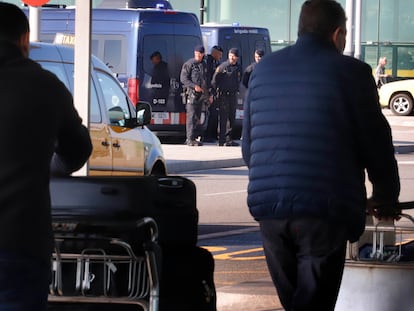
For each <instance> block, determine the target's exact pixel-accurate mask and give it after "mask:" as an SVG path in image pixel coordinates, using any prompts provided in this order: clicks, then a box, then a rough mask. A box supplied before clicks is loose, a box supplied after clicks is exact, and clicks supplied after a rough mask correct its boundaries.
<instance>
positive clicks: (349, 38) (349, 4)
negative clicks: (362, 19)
mask: <svg viewBox="0 0 414 311" xmlns="http://www.w3.org/2000/svg"><path fill="white" fill-rule="evenodd" d="M354 1H355V0H346V8H345V11H346V16H347V20H346V29H347V34H346V45H345V50H344V54H345V55H348V56H353V55H354V51H353V43H354V40H353V37H354V31H353V29H352V26H353V24H354Z"/></svg>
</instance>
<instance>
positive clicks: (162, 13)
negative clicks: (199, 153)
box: [40, 8, 202, 136]
mask: <svg viewBox="0 0 414 311" xmlns="http://www.w3.org/2000/svg"><path fill="white" fill-rule="evenodd" d="M74 32H75V9H73V8H57V9H56V8H44V9H42V12H41V33H40V39H41V41H45V42H55V43H56V41H55V38H56V34H74ZM58 37H59V35H58ZM198 44H202V37H201V30H200V24H199V21H198V17H197V16H196V15H195V14H193V13H189V12H180V11H175V10H171V9H154V8H145V9H142V8H138V9H134V8H124V9H100V8H99V9H98V8H97V9H92V47H91V48H92V53H93V54H94V55H96V56H97V57H98V58H100V59H101V60H103V62H104V63H105V64H106V65H107V66H108V67H109V68H111V70H112V71H113V72H114V73H115V74H116V76H117V78H118V80H119V81H120V82H121V84H122V85H123V87H124V88H125V89H126V90H127V92H128V95H129V97H130V98H131V100H132V102H133V103H137V102H138V101H146V102H149V103H151V106H152V111H153V113H152V120H151V124H149V125H148V127H149V128H150V129H151V130H152V131H153V132H154V133H156V134H157V135H158V136H184V135H185V119H186V118H185V105H183V103H182V99H181V93H182V86H181V83H180V80H179V78H180V71H181V67H182V65H183V63H184V62H185V61H187V60H188V59H189V58H192V57H194V46H196V45H198ZM157 51H158V52H159V53H160V54H161V55H162V59H163V61H165V62H166V63H167V64H168V74H169V85H167V86H164V87H167V89H168V90H167V94H168V95H164V96H165V97H164V98H156V97H154V94H157V92H154V90H155V89H156V88H158V87H160V86H159V85H158V84H154V83H152V81H151V80H152V72H153V64H152V62H151V59H150V58H151V55H152V54H153V53H154V52H157ZM164 94H165V93H164Z"/></svg>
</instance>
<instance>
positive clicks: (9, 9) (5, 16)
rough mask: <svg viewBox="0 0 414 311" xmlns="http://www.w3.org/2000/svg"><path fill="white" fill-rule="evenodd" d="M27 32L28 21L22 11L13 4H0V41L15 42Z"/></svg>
mask: <svg viewBox="0 0 414 311" xmlns="http://www.w3.org/2000/svg"><path fill="white" fill-rule="evenodd" d="M27 32H29V21H28V20H27V17H26V15H25V14H24V13H23V11H22V10H21V9H20V8H19V7H17V6H16V5H14V4H11V3H5V2H0V40H6V41H10V42H17V41H18V40H19V39H20V37H21V36H22V35H24V34H25V33H27Z"/></svg>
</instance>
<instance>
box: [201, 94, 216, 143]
mask: <svg viewBox="0 0 414 311" xmlns="http://www.w3.org/2000/svg"><path fill="white" fill-rule="evenodd" d="M208 112H209V115H208V123H207V129H206V131H205V133H204V137H205V138H206V139H208V140H217V137H218V120H219V110H218V103H217V102H216V101H215V102H213V103H212V104H211V105H210V107H208Z"/></svg>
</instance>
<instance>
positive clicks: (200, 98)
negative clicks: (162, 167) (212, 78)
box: [180, 45, 213, 146]
mask: <svg viewBox="0 0 414 311" xmlns="http://www.w3.org/2000/svg"><path fill="white" fill-rule="evenodd" d="M180 80H181V83H182V84H183V88H184V90H185V91H184V96H185V102H186V110H187V117H186V126H187V128H186V132H187V133H186V134H187V140H186V144H187V145H188V146H201V145H202V143H201V142H200V141H197V140H196V137H197V136H198V135H197V134H198V133H197V126H198V124H199V123H200V118H201V111H202V108H203V105H208V104H209V103H211V102H212V99H213V98H212V96H210V94H209V82H208V81H207V66H206V63H205V62H204V47H203V46H202V45H197V46H196V47H195V48H194V58H191V59H189V60H188V61H186V62H185V63H184V65H183V67H182V69H181V74H180Z"/></svg>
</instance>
